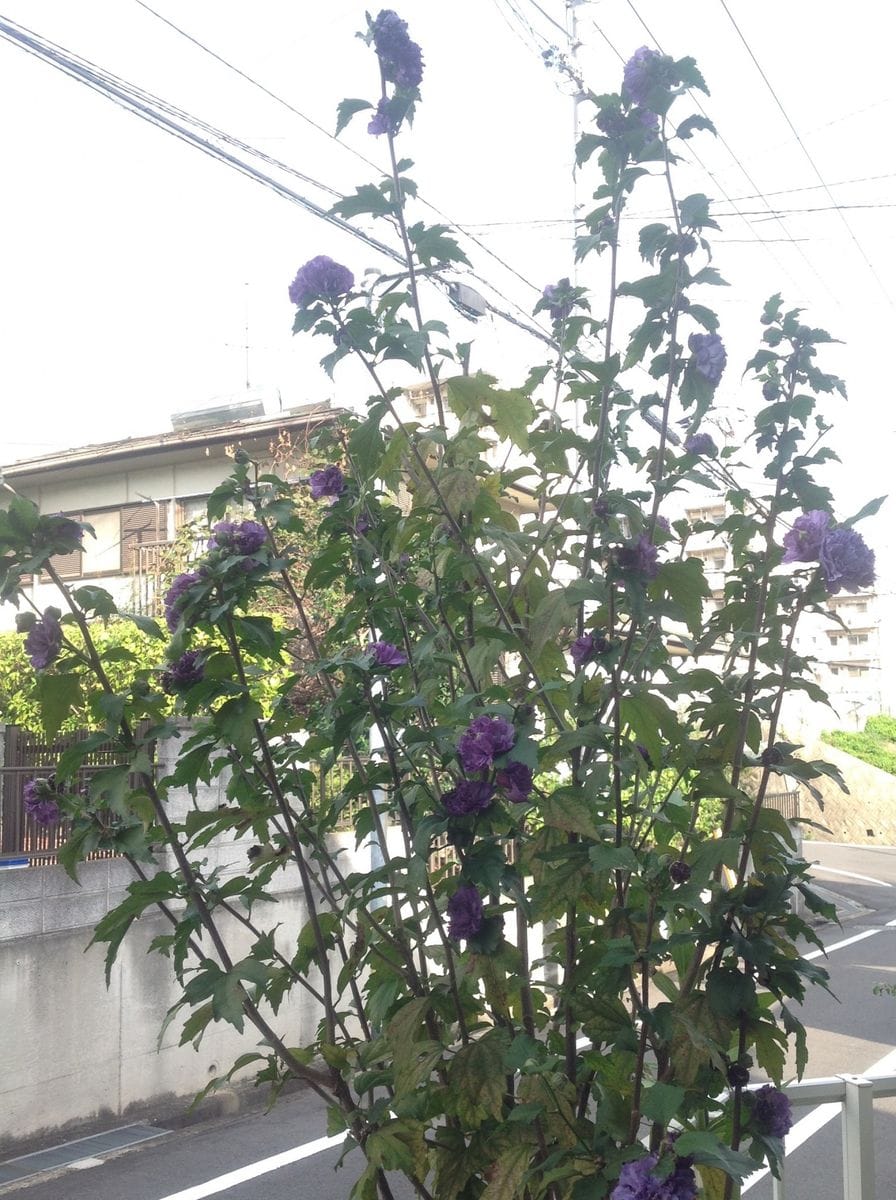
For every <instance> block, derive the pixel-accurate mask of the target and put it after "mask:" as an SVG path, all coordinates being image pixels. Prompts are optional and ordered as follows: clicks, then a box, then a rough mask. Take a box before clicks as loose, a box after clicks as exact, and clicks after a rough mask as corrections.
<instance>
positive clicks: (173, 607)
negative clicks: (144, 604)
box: [165, 571, 202, 633]
mask: <svg viewBox="0 0 896 1200" xmlns="http://www.w3.org/2000/svg"><path fill="white" fill-rule="evenodd" d="M201 579H202V576H201V575H200V574H199V572H198V571H186V572H184V574H183V575H178V576H177V577H176V578H175V580H174V582H173V583H172V584H171V587H170V588H169V589H168V591H167V592H166V593H165V623H166V624H167V626H168V628H169V629H170V630H171V632H172V633H174V631H175V630H176V629H177V626H178V623H179V622H180V618H181V615H182V613H183V611H184V609H185V608H186V606H187V604H188V603H189V600H190V595H189V592H190V588H191V587H193V585H194V584H196V583H199V582H200V580H201Z"/></svg>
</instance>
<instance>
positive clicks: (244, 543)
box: [208, 521, 268, 554]
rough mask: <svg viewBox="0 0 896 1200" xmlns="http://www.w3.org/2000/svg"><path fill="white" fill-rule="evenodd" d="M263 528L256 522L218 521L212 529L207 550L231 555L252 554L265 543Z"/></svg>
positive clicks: (265, 537)
mask: <svg viewBox="0 0 896 1200" xmlns="http://www.w3.org/2000/svg"><path fill="white" fill-rule="evenodd" d="M267 536H268V535H267V533H266V531H265V527H264V526H263V525H261V524H260V523H259V522H258V521H219V522H218V523H217V525H215V526H213V528H212V536H211V537H210V538H209V542H208V548H209V550H227V551H229V552H230V553H231V554H254V553H255V551H256V550H260V549H261V547H262V546H263V545H264V544H265V542H266V541H267Z"/></svg>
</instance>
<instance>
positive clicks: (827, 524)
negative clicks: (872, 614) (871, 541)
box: [783, 508, 874, 596]
mask: <svg viewBox="0 0 896 1200" xmlns="http://www.w3.org/2000/svg"><path fill="white" fill-rule="evenodd" d="M831 525H832V521H831V517H830V514H829V513H826V512H824V510H823V509H819V508H813V509H810V510H809V511H808V512H804V513H803V514H802V516H800V517H797V519H796V520H795V521H794V523H793V527H792V528H791V529H789V530H788V531H787V533H785V535H784V558H783V561H784V562H785V563H793V562H817V563H819V564H820V565H821V573H822V575H823V576H824V582H825V587H826V588H827V590H828V593H829V594H830V595H832V596H833V595H836V593H837V592H839V591H842V590H845V591H847V592H857V591H859V590H860V589H861V588H868V587H872V586H873V584H874V551H873V550H872V549H871V548H870V547H869V546H868V545H867V543H866V542H865V539H864V538H863V537H862V535H861V534H860V533H858V532H857V531H856V530H855V529H850V528H849V527H848V526H842V527H840V528H838V529H832V528H831Z"/></svg>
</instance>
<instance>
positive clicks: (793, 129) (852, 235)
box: [629, 0, 894, 307]
mask: <svg viewBox="0 0 896 1200" xmlns="http://www.w3.org/2000/svg"><path fill="white" fill-rule="evenodd" d="M630 2H631V0H629V3H630ZM719 3H720V4H721V6H722V8H723V9H724V11H725V14H726V16H727V17H728V20H729V21H730V22H731V24H732V26H733V27H734V31H735V33H736V34H737V36H738V37H739V38H740V40H741V42H742V43H743V46H744V49H745V50H746V51H747V54H749V56H750V58H751V60H752V62H753V65H754V66H755V68H756V70H757V71H758V72H759V74H760V76H761V78H762V81H763V83H764V84H765V86H766V87H767V88H768V90H769V92H770V93H771V96H772V99H773V100H774V102H775V104H776V105H777V107H778V109H779V111H780V113H781V116H782V117H783V118H784V120H785V121H786V122H787V125H788V127H789V129H790V132H791V133H792V134H793V136H794V137H795V138H796V141H797V145H798V146H799V148H800V149H801V150H802V152H803V155H804V157H805V159H806V162H808V164H809V166H810V167H811V168H812V170H813V172H814V174H815V177H816V178H817V179H818V182H819V184H820V185H821V186H822V187H823V188H824V190H825V192H826V193H827V195H828V198H829V199H830V201H831V203H832V204H833V205H834V206H835V208H836V200H835V199H834V196H833V194H832V192H831V190H830V187H829V186H828V184H827V183H826V182H825V179H824V177H823V175H822V174H821V171H819V169H818V166H817V165H816V163H815V159H814V158H813V157H812V155H811V154H810V153H809V150H808V148H807V147H806V144H805V142H804V141H803V139H802V137H801V136H800V134H799V132H798V130H797V128H796V126H795V125H794V123H793V121H791V119H790V116H789V114H788V112H787V110H786V109H785V107H784V105H783V104H782V103H781V99H780V97H779V96H778V93H777V92H776V91H775V89H774V87H773V86H772V84H771V81H770V80H769V78H768V76H767V75H766V73H765V71H764V70H763V68H762V66H761V65H760V63H759V60H758V59H757V57H756V55H755V54H754V53H753V49H752V47H751V46H750V43H749V42H748V41H747V39H746V37H745V36H744V34H743V32H742V30H741V28H740V26H739V25H738V23H737V21H736V20H735V19H734V16H733V14H732V12H731V10H730V9H729V7H728V5H727V4H726V3H725V0H719ZM840 220H841V221H842V222H843V225H844V226H845V228H846V231H847V233H848V234H849V237H850V240H851V241H852V243H853V245H854V246H855V248H856V250H857V251H858V253H859V254H860V255H861V257H862V259H863V260H864V262H865V265H866V266H867V268H868V270H869V271H870V273H871V275H872V276H873V278H874V280H875V282H876V283H877V286H878V287H879V288H880V291H881V294H882V295H883V297H884V298H885V300H886V301H887V303H888V304H889V305H890V306H891V307H894V303H893V297H892V296H891V295H890V293H889V292H888V291H887V289H886V286H885V285H884V281H883V280H882V279H881V277H880V275H879V274H878V272H877V270H876V269H875V267H874V264H873V263H872V261H871V259H870V258H869V257H868V255H867V254H866V252H865V248H864V247H863V246H862V244H861V242H860V241H859V239H858V238H857V237H856V235H855V232H854V231H853V228H852V226H851V225H850V223H849V221H848V220H847V219H846V217H845V216H844V215H843V213H842V211H841V212H840Z"/></svg>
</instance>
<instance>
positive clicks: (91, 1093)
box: [0, 741, 369, 1153]
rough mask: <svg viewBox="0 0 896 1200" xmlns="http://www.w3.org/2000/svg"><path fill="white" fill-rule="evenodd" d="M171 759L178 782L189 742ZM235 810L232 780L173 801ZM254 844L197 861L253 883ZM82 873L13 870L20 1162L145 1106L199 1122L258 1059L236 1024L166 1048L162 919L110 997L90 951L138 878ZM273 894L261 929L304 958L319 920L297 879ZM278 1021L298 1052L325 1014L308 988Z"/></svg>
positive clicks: (173, 986) (4, 920)
mask: <svg viewBox="0 0 896 1200" xmlns="http://www.w3.org/2000/svg"><path fill="white" fill-rule="evenodd" d="M160 750H161V755H160V757H161V760H162V761H161V773H162V774H166V773H167V772H168V771H170V770H171V768H172V767H173V764H174V761H176V755H177V751H178V743H177V742H176V741H172V742H170V743H168V744H167V745H165V746H163V747H160ZM225 801H226V777H225V776H223V775H222V776H220V777H218V778H217V779H215V780H213V781H212V782H211V783H210V784H209V785H205V786H201V787H200V789H199V793H198V796H197V798H196V800H194V799H193V798H192V797H190V796H189V795H188V794H187V793H186V792H185V791H183V792H175V793H172V794H171V795H170V797H169V802H168V807H169V809H170V810H171V812H172V815H173V816H175V817H180V816H182V815H183V813H184V812H185V811H186V810H187V809H188V808H191V807H193V806H194V804H195V805H198V806H199V807H202V808H209V809H210V808H217V807H218V805H219V804H222V803H224V802H225ZM340 840H343V841H344V842H345V844H346V849H347V850H348V853H347V855H346V856H345V860H344V869H345V870H347V871H351V870H358V869H361V870H363V869H365V868H366V867H367V866H368V863H369V851H367V850H362V851H360V853H359V854H358V855H356V854H355V853H354V851H353V849H352V848H351V843H352V841H353V839H351V838H350V837H346V838H345V839H340ZM252 841H253V839H252V838H251V837H250V838H246V839H240V840H236V841H235V840H233V839H227V838H224V839H221V840H220V841H219V842H217V843H216V844H214V845H211V846H209V847H207V848H205V849H204V850H202V851H201V853H200V855H197V857H203V858H206V859H207V868H211V867H212V866H218V867H219V868H220V869H221V871H222V874H224V875H225V876H226V875H231V874H235V873H238V872H242V871H244V870H245V869H246V867H247V865H248V863H247V859H246V851H247V850H248V848H249V846H250V845H251V844H252ZM166 858H167V855H166ZM160 865H161V866H163V867H166V866H169V865H170V866H171V867H173V866H174V863H173V861H172V862H170V864H169V863H168V862H166V861H164V860H163V861H162V862H161V863H160ZM78 873H79V883H75V882H74V881H73V880H71V879H69V877H68V876H67V875H66V873H65V871H64V870H63V868H62V867H59V866H43V867H40V866H38V867H31V868H27V869H6V870H3V869H0V1013H2V1014H3V1018H2V1020H0V1064H2V1069H0V1152H3V1151H7V1152H9V1153H11V1152H12V1150H13V1148H14V1147H15V1146H16V1145H17V1144H18V1143H20V1142H21V1141H23V1140H25V1139H29V1140H31V1139H35V1138H39V1137H43V1136H47V1137H53V1136H56V1137H59V1138H61V1136H63V1134H64V1131H65V1130H67V1129H69V1130H71V1129H73V1128H75V1127H77V1126H80V1125H82V1124H84V1123H88V1122H91V1121H94V1120H110V1119H114V1118H125V1119H126V1118H127V1114H128V1111H129V1109H131V1108H132V1107H133V1106H145V1105H146V1104H151V1103H152V1102H155V1101H162V1100H164V1101H165V1102H166V1104H167V1103H170V1102H171V1100H172V1099H173V1098H178V1097H179V1098H182V1107H183V1108H184V1109H186V1107H187V1106H188V1105H189V1103H190V1102H191V1101H192V1098H193V1097H194V1096H195V1094H196V1093H197V1092H198V1091H200V1090H201V1089H202V1088H203V1087H204V1086H205V1085H206V1084H207V1083H208V1082H209V1080H210V1078H212V1077H213V1076H214V1075H217V1074H223V1073H225V1072H226V1071H227V1070H228V1069H229V1067H230V1066H231V1064H232V1063H233V1061H234V1060H235V1059H236V1058H237V1057H239V1055H241V1054H244V1053H246V1052H248V1051H251V1050H255V1049H257V1048H258V1043H259V1040H260V1035H259V1034H258V1032H257V1031H256V1030H255V1029H254V1028H253V1027H251V1026H249V1025H248V1024H247V1025H246V1028H245V1031H244V1032H243V1033H242V1034H241V1033H239V1032H238V1031H237V1030H236V1029H234V1028H233V1027H232V1026H230V1025H227V1024H224V1023H218V1024H211V1025H210V1026H209V1027H208V1029H207V1031H206V1033H205V1035H204V1037H203V1039H202V1042H201V1044H200V1046H199V1049H198V1050H196V1049H194V1048H193V1046H192V1045H189V1044H188V1045H186V1046H180V1045H179V1044H178V1043H179V1040H180V1035H181V1029H182V1025H183V1019H185V1018H186V1016H188V1015H189V1013H188V1012H185V1013H184V1014H183V1018H180V1017H178V1018H175V1020H174V1021H173V1022H172V1023H171V1024H170V1025H169V1026H168V1028H167V1029H166V1031H165V1033H164V1035H163V1036H162V1037H161V1040H160V1031H161V1027H162V1024H163V1022H164V1018H165V1015H166V1013H167V1012H168V1010H169V1008H170V1007H171V1006H172V1005H173V1004H174V1003H175V1002H176V1000H177V999H178V997H179V994H180V989H179V987H178V985H177V983H176V981H175V980H174V976H173V972H172V969H171V963H170V961H169V960H168V959H167V958H165V957H163V956H161V955H159V954H157V953H152V954H149V953H147V951H148V947H149V945H150V942H151V941H152V939H153V938H154V937H156V936H157V935H158V934H160V933H163V932H166V931H167V930H168V929H169V928H170V926H169V925H168V923H167V921H166V920H165V918H164V917H163V916H161V915H155V914H151V913H147V914H146V915H145V916H144V917H142V918H141V919H140V920H139V921H138V922H136V923H135V924H134V925H133V926H132V928H131V930H130V931H129V932H128V935H127V936H126V937H125V939H124V941H123V943H122V945H121V947H120V948H119V952H118V958H117V960H116V962H115V964H114V966H113V968H112V971H111V977H110V984H109V987H108V988H107V987H106V982H105V975H104V958H105V952H106V947H105V946H104V945H97V946H92V947H89V943H90V940H91V937H92V933H93V927H94V926H95V925H96V923H97V921H99V920H100V918H101V917H103V916H104V915H105V914H106V913H107V912H108V911H109V910H110V909H111V908H113V907H115V906H116V905H117V904H118V903H119V902H120V901H121V900H122V899H123V898H124V895H125V889H126V888H127V886H128V884H129V883H130V882H131V881H132V879H133V874H132V871H131V868H130V867H129V866H128V864H127V863H126V862H124V861H123V860H121V859H108V860H100V861H98V862H90V863H84V864H82V865H81V866H80V868H79V872H78ZM269 891H270V892H271V893H272V894H275V895H276V896H277V901H276V903H275V904H271V905H263V906H259V907H258V908H257V909H256V910H255V913H254V914H253V918H254V920H255V922H256V924H257V925H258V926H259V927H260V928H266V927H271V926H273V925H275V924H278V923H279V924H280V929H279V931H278V934H277V937H278V943H279V949H280V950H281V951H282V952H283V953H284V954H285V955H287V956H288V957H291V955H292V953H293V952H294V949H295V939H296V936H297V934H298V931H299V930H300V929H301V928H302V926H303V925H304V924H305V922H306V920H307V914H306V910H305V905H304V902H303V900H302V898H301V891H300V887H299V880H298V873H297V871H296V870H295V868H294V867H290V868H287V869H286V870H284V871H281V872H279V873H278V875H277V876H276V877H275V879H274V881H273V882H272V885H271V887H270V888H269ZM220 925H221V928H222V930H223V932H224V936H225V940H226V942H227V945H228V949H229V951H230V953H231V954H232V956H233V958H234V959H235V960H238V959H240V958H242V957H243V956H244V955H245V954H246V953H247V952H248V949H249V946H250V945H251V942H252V940H253V937H252V934H251V932H250V931H248V930H246V929H245V928H244V927H243V926H241V925H240V924H238V923H237V922H236V921H233V920H231V919H230V918H226V917H225V920H224V921H223V922H221V923H220ZM88 947H89V948H88ZM310 982H311V983H312V984H315V983H318V982H319V981H318V980H315V979H314V978H312V979H311V980H310ZM268 1015H270V1016H271V1021H272V1024H273V1025H274V1027H275V1028H276V1029H277V1030H278V1031H282V1032H283V1033H284V1036H285V1039H286V1041H287V1042H288V1043H289V1044H290V1045H301V1044H302V1043H303V1042H305V1041H308V1040H310V1039H311V1038H312V1037H313V1035H314V1031H315V1030H316V1027H317V1024H318V1021H319V1019H320V1011H319V1008H318V1006H317V1004H316V1002H315V1001H313V1000H312V999H310V998H309V997H308V996H307V993H305V992H304V991H302V990H301V989H298V988H296V989H294V991H293V993H292V995H291V996H290V997H289V999H288V1000H286V1001H285V1002H284V1004H283V1005H282V1006H281V1008H280V1010H279V1013H278V1014H277V1016H276V1017H274V1016H273V1015H271V1014H268Z"/></svg>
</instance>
